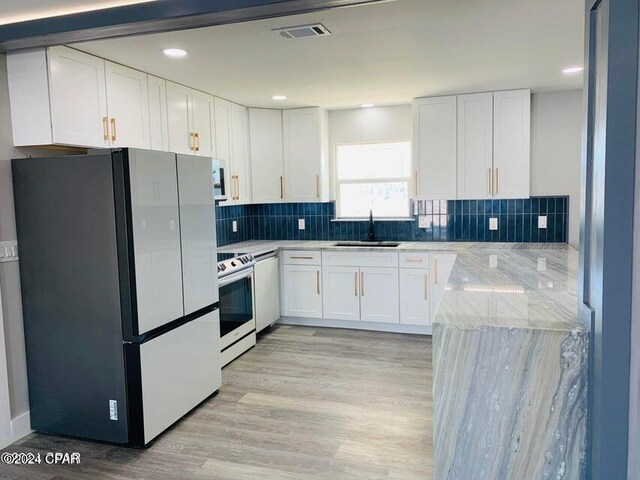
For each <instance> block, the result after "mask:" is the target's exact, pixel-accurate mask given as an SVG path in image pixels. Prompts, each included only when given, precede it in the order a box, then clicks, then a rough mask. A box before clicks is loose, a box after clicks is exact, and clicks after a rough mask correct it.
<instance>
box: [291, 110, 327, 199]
mask: <svg viewBox="0 0 640 480" xmlns="http://www.w3.org/2000/svg"><path fill="white" fill-rule="evenodd" d="M282 124H283V127H282V128H283V152H284V155H283V158H284V180H285V188H284V191H285V198H286V200H287V201H288V202H319V201H320V195H321V192H320V188H321V185H320V183H321V182H320V179H321V174H322V168H321V164H322V150H321V148H322V145H321V138H320V109H319V108H300V109H295V110H284V111H283V112H282Z"/></svg>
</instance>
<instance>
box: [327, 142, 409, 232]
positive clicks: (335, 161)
mask: <svg viewBox="0 0 640 480" xmlns="http://www.w3.org/2000/svg"><path fill="white" fill-rule="evenodd" d="M383 143H409V151H410V152H411V154H413V145H412V144H411V139H407V138H402V139H396V140H376V141H372V142H368V141H360V142H341V143H334V144H333V145H332V147H333V155H332V157H333V158H332V162H331V170H332V175H331V176H332V179H331V180H332V182H331V187H332V188H333V192H334V198H335V202H336V209H335V218H334V219H333V221H336V222H343V221H344V222H365V221H369V218H368V217H343V216H341V215H340V188H339V187H340V184H341V183H377V182H380V183H383V182H404V181H405V180H406V182H407V187H408V193H409V197H408V198H407V216H406V217H398V216H393V217H376V216H375V215H374V220H377V221H409V220H413V217H412V216H411V195H412V191H411V178H412V175H411V172H412V171H413V155H411V159H410V169H409V176H408V177H389V178H386V177H385V178H376V179H374V180H373V181H372V180H371V179H362V180H344V181H342V182H341V181H339V180H338V168H337V164H338V147H342V146H348V145H375V144H383Z"/></svg>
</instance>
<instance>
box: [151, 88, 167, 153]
mask: <svg viewBox="0 0 640 480" xmlns="http://www.w3.org/2000/svg"><path fill="white" fill-rule="evenodd" d="M148 86H149V136H150V139H149V140H150V142H151V143H150V148H151V149H152V150H161V151H165V152H166V151H168V150H169V126H168V124H167V82H166V81H165V80H164V79H162V78H158V77H154V76H152V75H149V76H148Z"/></svg>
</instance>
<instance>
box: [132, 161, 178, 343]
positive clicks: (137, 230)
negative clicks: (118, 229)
mask: <svg viewBox="0 0 640 480" xmlns="http://www.w3.org/2000/svg"><path fill="white" fill-rule="evenodd" d="M128 154H129V155H128V156H129V177H130V185H131V213H132V223H133V239H134V242H133V243H134V245H133V249H134V254H135V279H136V297H137V310H138V334H143V333H145V332H148V331H149V330H152V329H154V328H156V327H159V326H162V325H164V324H166V323H168V322H171V321H172V320H176V319H178V318H180V317H182V316H183V315H184V305H183V296H182V262H181V252H180V219H179V212H178V178H177V173H176V156H175V154H173V153H165V152H155V151H149V150H135V149H129V150H128Z"/></svg>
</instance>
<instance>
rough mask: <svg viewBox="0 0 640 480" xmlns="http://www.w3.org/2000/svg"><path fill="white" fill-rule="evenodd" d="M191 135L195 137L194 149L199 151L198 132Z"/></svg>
mask: <svg viewBox="0 0 640 480" xmlns="http://www.w3.org/2000/svg"><path fill="white" fill-rule="evenodd" d="M193 136H194V137H195V139H196V148H195V151H196V152H199V151H200V134H199V133H194V134H193Z"/></svg>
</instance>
